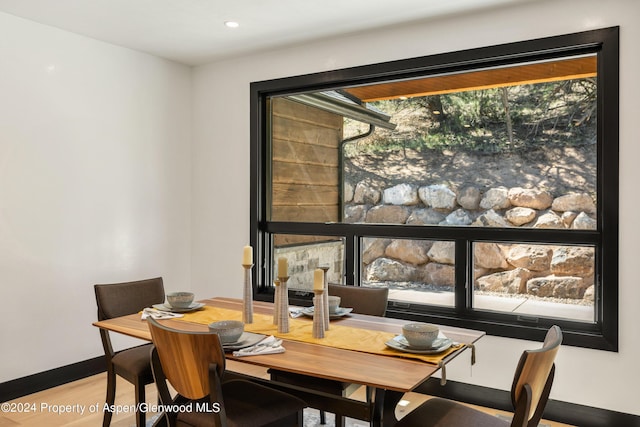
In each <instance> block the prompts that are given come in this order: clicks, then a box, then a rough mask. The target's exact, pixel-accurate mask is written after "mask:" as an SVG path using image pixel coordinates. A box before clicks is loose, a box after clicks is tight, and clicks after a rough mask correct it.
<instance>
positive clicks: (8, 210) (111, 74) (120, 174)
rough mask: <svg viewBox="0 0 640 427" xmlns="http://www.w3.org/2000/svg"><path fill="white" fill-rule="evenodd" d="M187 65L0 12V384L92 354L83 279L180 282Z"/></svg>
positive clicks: (185, 220) (94, 341) (96, 348)
mask: <svg viewBox="0 0 640 427" xmlns="http://www.w3.org/2000/svg"><path fill="white" fill-rule="evenodd" d="M191 120H192V113H191V69H190V68H189V67H186V66H183V65H179V64H176V63H172V62H169V61H165V60H161V59H158V58H156V57H153V56H150V55H146V54H141V53H138V52H135V51H132V50H129V49H123V48H120V47H115V46H113V45H109V44H106V43H101V42H98V41H95V40H93V39H89V38H85V37H80V36H77V35H74V34H71V33H69V32H64V31H60V30H57V29H54V28H51V27H46V26H43V25H39V24H35V23H32V22H29V21H25V20H22V19H19V18H15V17H13V16H10V15H6V14H2V13H0V289H1V292H0V301H1V302H0V305H1V306H2V307H1V309H0V325H2V326H0V348H1V349H0V361H1V362H0V382H3V381H8V380H11V379H14V378H20V377H23V376H25V375H30V374H34V373H37V372H41V371H45V370H48V369H52V368H56V367H59V366H64V365H67V364H71V363H75V362H78V361H81V360H85V359H89V358H91V357H95V356H99V355H101V354H104V353H103V351H102V346H101V344H100V338H99V334H98V330H97V329H96V328H95V327H93V326H91V323H92V322H93V321H95V320H96V304H95V297H94V294H93V284H94V283H99V282H103V283H105V282H112V281H124V280H130V279H138V278H146V277H152V276H163V277H164V279H165V287H166V288H168V289H174V290H175V289H183V288H185V287H186V288H189V287H190V227H191V225H190V221H191V219H190V209H191V206H190V205H191V195H190V185H191V182H190V181H191V152H190V143H191V129H192V123H191Z"/></svg>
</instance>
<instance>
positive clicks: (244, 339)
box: [222, 332, 266, 351]
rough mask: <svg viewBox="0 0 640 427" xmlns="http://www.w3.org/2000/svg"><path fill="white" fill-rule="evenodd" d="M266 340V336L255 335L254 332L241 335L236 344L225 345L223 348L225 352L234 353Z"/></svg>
mask: <svg viewBox="0 0 640 427" xmlns="http://www.w3.org/2000/svg"><path fill="white" fill-rule="evenodd" d="M265 338H266V335H263V334H254V333H253V332H243V333H242V335H240V339H238V341H236V342H231V343H228V344H223V345H222V348H224V350H225V351H234V350H240V349H242V348H246V347H251V346H252V345H255V344H257V343H259V342H260V341H262V340H263V339H265Z"/></svg>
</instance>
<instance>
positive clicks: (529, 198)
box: [507, 187, 553, 210]
mask: <svg viewBox="0 0 640 427" xmlns="http://www.w3.org/2000/svg"><path fill="white" fill-rule="evenodd" d="M507 197H508V198H509V202H510V203H511V204H512V205H513V206H519V207H523V208H531V209H537V210H543V209H547V208H548V207H550V206H551V202H553V197H552V196H551V194H549V193H548V192H546V191H544V190H538V189H535V188H521V187H514V188H511V189H509V191H508V193H507Z"/></svg>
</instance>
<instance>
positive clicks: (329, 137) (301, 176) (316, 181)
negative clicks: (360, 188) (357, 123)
mask: <svg viewBox="0 0 640 427" xmlns="http://www.w3.org/2000/svg"><path fill="white" fill-rule="evenodd" d="M271 105H272V126H271V129H272V159H273V163H272V182H273V187H272V188H273V192H272V199H271V200H272V211H271V219H272V220H273V221H295V222H337V221H339V220H340V191H339V190H340V187H339V186H340V174H339V168H340V141H342V134H343V118H342V116H340V115H337V114H333V113H329V112H326V111H323V110H320V109H317V108H314V107H310V106H307V105H304V104H301V103H299V102H295V101H291V100H287V99H284V98H274V99H273V100H272V104H271ZM315 240H316V239H309V238H301V237H300V236H284V235H279V236H276V240H275V242H274V243H275V246H276V247H277V246H282V245H288V244H294V243H302V242H309V241H315ZM322 240H326V238H324V239H322Z"/></svg>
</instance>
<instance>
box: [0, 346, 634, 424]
mask: <svg viewBox="0 0 640 427" xmlns="http://www.w3.org/2000/svg"><path fill="white" fill-rule="evenodd" d="M105 366H106V363H105V360H104V356H100V357H96V358H93V359H89V360H84V361H82V362H78V363H74V364H71V365H67V366H62V367H60V368H55V369H51V370H49V371H45V372H40V373H37V374H33V375H29V376H27V377H22V378H17V379H15V380H11V381H7V382H4V383H0V402H6V401H8V400H13V399H17V398H19V397H22V396H26V395H29V394H32V393H36V392H38V391H42V390H46V389H49V388H52V387H56V386H59V385H62V384H66V383H69V382H72V381H76V380H79V379H82V378H86V377H89V376H92V375H96V374H99V373H101V372H104V371H105ZM416 392H419V393H424V394H429V395H432V396H438V397H444V398H447V399H453V400H458V401H461V402H466V403H471V404H474V405H480V406H485V407H488V408H495V409H500V410H504V411H511V410H512V409H511V398H510V396H509V393H508V392H506V391H504V390H498V389H493V388H489V387H482V386H478V385H472V384H465V383H459V382H456V381H447V384H446V385H444V386H441V385H440V380H439V379H438V378H431V379H429V380H427V381H426V382H424V383H423V384H422V385H421V386H420V387H418V388H417V389H416ZM544 418H545V419H547V420H551V421H557V422H560V423H565V424H571V425H575V426H580V427H613V426H621V427H622V426H624V427H640V416H638V415H632V414H625V413H622V412H616V411H610V410H607V409H600V408H591V407H589V406H584V405H578V404H575V403H569V402H561V401H557V400H549V402H548V403H547V406H546V409H545V411H544Z"/></svg>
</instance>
